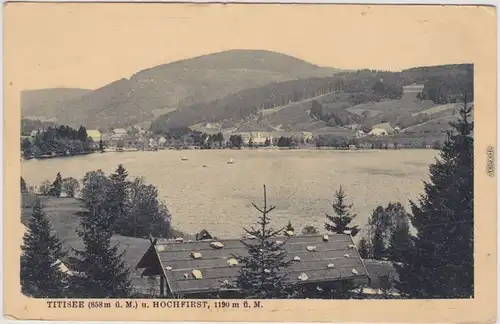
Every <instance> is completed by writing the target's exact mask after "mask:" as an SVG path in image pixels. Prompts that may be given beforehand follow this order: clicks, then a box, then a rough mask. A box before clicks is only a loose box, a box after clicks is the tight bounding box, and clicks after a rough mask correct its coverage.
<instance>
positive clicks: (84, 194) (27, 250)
mask: <svg viewBox="0 0 500 324" xmlns="http://www.w3.org/2000/svg"><path fill="white" fill-rule="evenodd" d="M27 190H28V189H27V186H26V182H25V181H24V179H23V178H21V191H22V192H27ZM63 191H64V186H63V179H62V176H61V174H60V173H58V174H57V176H56V179H55V180H54V182H53V183H52V184H51V185H50V186H49V188H48V190H47V191H46V193H47V194H49V195H51V196H55V197H60V196H61V193H62V192H63ZM80 195H81V201H82V202H83V204H84V207H85V210H86V212H84V213H81V215H80V217H79V220H80V224H79V227H78V229H77V234H78V236H79V237H80V238H81V240H82V241H83V244H84V248H83V249H81V250H74V251H73V252H74V253H73V254H72V255H68V253H67V252H65V251H64V249H62V243H61V241H60V239H59V238H58V237H57V236H56V235H55V234H53V233H52V231H51V226H50V223H49V221H48V219H47V216H46V215H45V213H44V211H43V207H42V205H41V203H40V199H39V197H38V196H37V197H36V200H35V203H34V205H33V213H32V218H31V219H30V221H29V223H28V226H27V227H28V231H27V232H26V234H25V235H24V240H23V246H22V250H23V252H22V256H21V283H22V287H23V293H25V294H26V295H29V296H34V297H94V298H98V297H101V298H106V297H125V296H129V295H130V294H131V286H130V276H129V269H127V268H126V266H125V264H124V262H123V260H122V257H123V254H124V253H125V252H124V251H122V252H120V248H119V246H118V245H114V244H113V243H112V241H111V238H112V236H113V235H115V234H119V235H123V236H129V237H140V238H146V237H149V236H150V235H153V236H155V237H164V238H171V237H174V236H178V235H182V233H180V232H179V231H176V230H174V229H173V228H172V226H171V215H170V212H169V211H168V209H167V207H166V206H165V205H164V204H163V203H161V202H159V200H158V191H157V189H156V187H154V186H152V185H147V184H145V183H144V181H143V180H142V179H141V178H135V179H134V180H132V181H130V180H128V173H127V171H126V170H125V168H123V166H121V165H119V166H118V168H117V169H116V170H115V172H113V173H112V174H111V175H109V176H106V175H105V174H104V172H102V171H101V170H97V171H91V172H88V173H86V174H85V176H84V178H83V180H82V189H81V193H80ZM66 259H68V261H67V264H68V265H69V267H70V269H71V270H72V271H73V273H72V274H71V275H68V273H63V272H61V271H60V270H59V264H60V263H61V261H62V260H65V261H66ZM33 269H38V270H40V271H38V272H37V271H33ZM55 273H57V275H54V274H55ZM47 276H52V277H51V278H47ZM54 278H57V280H54Z"/></svg>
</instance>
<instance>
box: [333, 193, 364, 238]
mask: <svg viewBox="0 0 500 324" xmlns="http://www.w3.org/2000/svg"><path fill="white" fill-rule="evenodd" d="M346 197H347V195H346V194H345V192H344V190H343V189H342V186H340V188H339V190H337V191H336V192H335V198H334V202H333V203H332V207H333V211H334V212H335V215H334V216H330V215H328V214H326V219H327V222H326V223H325V229H326V230H327V231H330V232H332V233H337V234H343V233H344V231H351V235H352V236H353V237H354V236H356V234H358V232H359V228H358V226H350V225H349V224H350V223H351V222H352V220H353V219H354V218H355V217H356V214H355V213H353V212H352V204H350V205H348V204H346V202H345V200H346Z"/></svg>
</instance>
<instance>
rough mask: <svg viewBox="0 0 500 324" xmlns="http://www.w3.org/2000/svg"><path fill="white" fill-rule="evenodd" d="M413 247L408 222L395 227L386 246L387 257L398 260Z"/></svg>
mask: <svg viewBox="0 0 500 324" xmlns="http://www.w3.org/2000/svg"><path fill="white" fill-rule="evenodd" d="M411 249H413V244H412V241H411V237H410V229H409V226H408V224H406V225H404V226H401V227H399V228H397V229H396V230H395V231H394V232H393V233H392V234H391V238H390V240H389V246H388V247H387V257H388V258H389V260H391V261H394V262H399V261H401V260H403V259H404V256H405V255H406V254H407V253H409V251H410V250H411Z"/></svg>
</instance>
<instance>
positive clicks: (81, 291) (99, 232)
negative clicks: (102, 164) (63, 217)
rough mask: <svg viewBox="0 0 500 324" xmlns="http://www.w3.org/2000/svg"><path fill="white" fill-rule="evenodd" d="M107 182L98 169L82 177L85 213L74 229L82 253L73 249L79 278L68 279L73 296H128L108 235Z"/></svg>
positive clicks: (123, 270)
mask: <svg viewBox="0 0 500 324" xmlns="http://www.w3.org/2000/svg"><path fill="white" fill-rule="evenodd" d="M111 187H112V186H111V184H110V181H109V179H108V178H107V177H106V176H105V175H104V173H103V172H102V171H101V170H98V171H93V172H89V173H87V174H86V175H85V177H84V188H83V190H82V197H83V200H84V202H85V207H86V209H87V210H88V212H87V213H86V214H85V215H83V217H81V218H80V227H79V229H78V230H77V233H78V235H79V236H80V237H81V239H82V241H83V244H84V247H85V248H84V250H75V255H76V257H75V258H72V264H73V265H74V268H75V269H76V270H77V271H78V272H80V273H81V276H73V277H71V280H70V283H71V290H72V291H73V292H74V293H75V297H92V298H110V297H114V298H123V297H127V296H128V295H129V294H130V279H129V269H127V268H126V267H125V264H124V262H123V261H122V257H123V254H124V252H122V253H119V251H118V245H113V244H112V242H111V236H112V234H113V228H114V215H113V213H112V212H110V208H109V207H110V204H109V197H110V191H111Z"/></svg>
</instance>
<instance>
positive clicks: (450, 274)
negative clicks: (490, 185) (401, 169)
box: [395, 97, 474, 298]
mask: <svg viewBox="0 0 500 324" xmlns="http://www.w3.org/2000/svg"><path fill="white" fill-rule="evenodd" d="M464 99H465V100H464V104H463V106H462V107H461V109H460V111H459V117H458V120H457V122H455V123H452V124H451V126H452V130H450V132H449V133H448V137H447V139H446V142H445V143H444V145H443V148H442V149H441V152H440V156H439V158H438V159H437V160H436V162H435V163H434V164H433V165H431V167H430V169H429V173H430V181H428V182H425V184H424V190H425V193H424V194H423V195H422V196H421V197H420V198H419V200H418V201H417V202H411V206H412V214H413V215H412V217H411V223H412V225H413V227H414V228H415V229H416V231H417V234H416V236H415V237H414V238H413V239H412V241H413V245H414V248H412V249H410V250H409V251H408V252H407V253H405V254H404V257H403V260H402V264H395V267H396V269H397V271H398V274H399V278H400V284H399V289H400V290H401V291H402V292H403V293H404V294H405V295H407V296H409V297H413V298H470V297H472V296H473V295H474V257H473V251H474V248H473V244H474V219H473V207H474V196H473V184H474V181H473V180H474V178H473V174H474V172H473V170H474V159H473V156H474V143H473V137H472V131H473V128H474V125H473V122H471V121H470V118H471V114H472V106H471V105H469V104H468V101H467V97H465V98H464Z"/></svg>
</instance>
